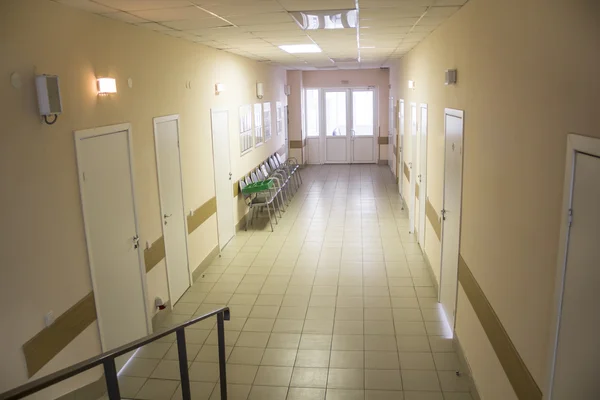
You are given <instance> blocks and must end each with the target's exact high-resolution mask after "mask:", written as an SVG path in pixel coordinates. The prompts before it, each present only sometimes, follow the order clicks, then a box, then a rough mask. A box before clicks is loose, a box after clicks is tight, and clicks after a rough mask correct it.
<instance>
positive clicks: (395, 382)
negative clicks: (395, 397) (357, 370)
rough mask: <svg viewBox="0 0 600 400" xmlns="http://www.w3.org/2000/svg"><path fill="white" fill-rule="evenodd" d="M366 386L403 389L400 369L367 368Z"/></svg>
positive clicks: (368, 387)
mask: <svg viewBox="0 0 600 400" xmlns="http://www.w3.org/2000/svg"><path fill="white" fill-rule="evenodd" d="M365 388H366V389H382V390H402V379H401V378H400V371H399V370H397V369H396V370H373V369H367V370H365Z"/></svg>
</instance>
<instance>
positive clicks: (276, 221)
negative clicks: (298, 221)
mask: <svg viewBox="0 0 600 400" xmlns="http://www.w3.org/2000/svg"><path fill="white" fill-rule="evenodd" d="M271 204H272V205H273V216H274V217H275V225H279V221H278V220H277V213H276V212H275V203H273V201H271ZM267 207H268V204H267Z"/></svg>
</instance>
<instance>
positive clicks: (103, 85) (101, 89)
mask: <svg viewBox="0 0 600 400" xmlns="http://www.w3.org/2000/svg"><path fill="white" fill-rule="evenodd" d="M111 93H117V81H116V80H115V79H114V78H98V94H111Z"/></svg>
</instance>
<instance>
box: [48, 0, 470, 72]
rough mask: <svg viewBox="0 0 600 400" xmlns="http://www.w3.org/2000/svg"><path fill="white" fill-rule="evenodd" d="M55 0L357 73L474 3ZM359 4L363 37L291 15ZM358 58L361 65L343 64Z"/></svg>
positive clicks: (300, 65) (271, 58) (266, 58)
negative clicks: (296, 49)
mask: <svg viewBox="0 0 600 400" xmlns="http://www.w3.org/2000/svg"><path fill="white" fill-rule="evenodd" d="M54 1H56V2H58V3H62V4H66V5H70V6H74V7H77V8H80V9H83V10H86V11H89V12H92V13H95V14H99V15H102V16H105V17H108V18H113V19H117V20H120V21H123V22H126V23H130V24H134V25H137V26H140V27H144V28H146V29H151V30H154V31H159V32H161V33H163V34H166V35H171V36H176V37H180V38H183V39H187V40H190V41H193V42H196V43H202V44H204V45H206V46H210V47H214V48H217V49H222V50H225V51H228V52H231V53H235V54H239V55H242V56H245V57H248V58H251V59H254V60H258V61H263V62H270V63H273V64H277V65H282V66H284V67H285V68H288V69H320V68H326V69H330V68H344V69H353V68H376V67H381V66H386V65H388V64H389V62H390V61H391V60H393V59H397V58H401V57H402V56H403V55H404V54H405V53H407V52H408V51H409V50H410V49H412V48H413V47H414V46H415V45H416V44H417V43H419V42H420V41H421V40H423V39H424V38H425V37H427V35H429V34H430V33H431V32H432V31H433V30H434V29H436V28H437V27H438V26H439V25H440V24H441V23H442V22H444V21H445V20H446V19H447V18H449V17H450V16H451V15H452V14H454V13H455V12H456V11H458V10H459V9H460V7H461V6H462V5H464V3H466V2H467V1H468V0H190V1H188V0H54ZM357 6H358V9H359V17H360V22H359V28H358V34H357V30H356V29H341V30H312V31H303V30H302V29H300V27H299V26H298V25H297V24H296V23H295V22H294V20H293V19H292V17H291V16H290V15H289V14H288V13H287V12H288V11H316V10H335V9H354V8H356V7H357ZM313 42H314V43H317V44H318V45H319V46H320V47H321V49H322V50H323V52H322V53H316V54H294V55H292V54H288V53H286V52H284V51H283V50H281V49H279V48H278V46H280V45H286V44H311V43H313ZM359 43H360V48H359V47H358V45H359ZM359 56H360V63H359V62H357V61H350V62H348V60H344V59H354V60H356V59H358V57H359ZM336 59H342V60H339V61H338V62H337V63H336V62H334V61H335V60H336Z"/></svg>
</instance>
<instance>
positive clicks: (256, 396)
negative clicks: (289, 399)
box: [248, 386, 288, 400]
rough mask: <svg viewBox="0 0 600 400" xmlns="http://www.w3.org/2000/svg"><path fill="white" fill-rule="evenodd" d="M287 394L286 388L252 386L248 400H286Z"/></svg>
mask: <svg viewBox="0 0 600 400" xmlns="http://www.w3.org/2000/svg"><path fill="white" fill-rule="evenodd" d="M287 392H288V388H287V386H286V387H275V386H252V390H250V395H249V396H248V400H286V396H287Z"/></svg>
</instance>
